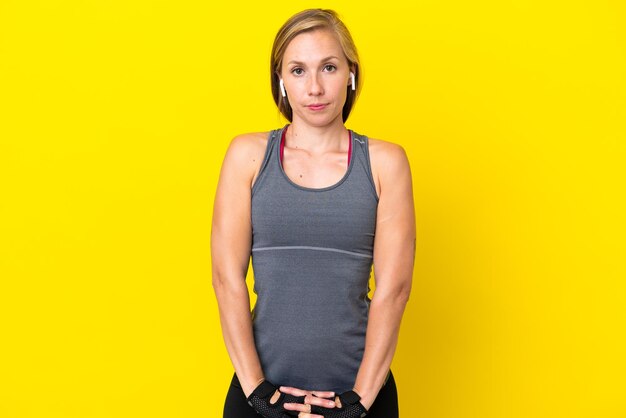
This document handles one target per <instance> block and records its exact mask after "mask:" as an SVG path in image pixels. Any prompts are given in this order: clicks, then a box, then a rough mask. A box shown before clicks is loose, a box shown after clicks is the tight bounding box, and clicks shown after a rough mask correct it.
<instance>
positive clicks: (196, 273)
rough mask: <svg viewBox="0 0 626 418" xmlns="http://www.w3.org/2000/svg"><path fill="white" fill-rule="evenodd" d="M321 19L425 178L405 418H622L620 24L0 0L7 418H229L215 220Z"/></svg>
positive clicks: (427, 5) (417, 177)
mask: <svg viewBox="0 0 626 418" xmlns="http://www.w3.org/2000/svg"><path fill="white" fill-rule="evenodd" d="M308 7H330V8H334V9H336V10H337V11H338V12H339V13H340V15H341V16H342V17H343V18H344V20H345V22H346V24H347V25H348V27H349V28H350V29H351V31H352V34H353V37H354V39H355V41H356V43H357V45H358V47H359V49H360V53H361V56H362V65H363V75H364V77H363V81H364V84H363V86H364V87H363V91H362V95H361V97H360V99H359V101H358V102H357V105H356V108H355V110H354V113H353V115H352V116H351V117H350V119H349V120H348V123H347V126H348V127H349V128H351V129H354V130H355V131H357V132H359V133H363V134H366V135H369V136H371V137H374V138H381V139H385V140H388V141H392V142H396V143H399V144H401V145H402V146H403V147H404V148H405V149H406V151H407V153H408V155H409V158H410V162H411V167H412V174H413V179H414V190H415V201H416V216H417V244H418V245H417V258H416V264H415V275H414V283H413V292H412V296H411V299H410V301H409V304H408V306H407V310H406V314H405V317H404V319H403V322H402V329H401V335H400V341H399V346H398V349H397V352H396V356H395V358H394V362H393V364H392V370H393V371H394V374H395V375H396V380H397V384H398V390H399V396H400V411H401V417H402V418H418V417H428V418H474V417H476V418H478V417H480V418H544V417H545V418H548V417H550V418H553V417H568V418H578V417H585V418H618V417H624V416H626V401H625V399H626V397H625V396H624V393H626V383H625V381H624V376H625V375H626V360H625V358H626V342H625V339H626V308H625V306H626V285H625V284H624V279H625V278H626V269H625V256H626V251H625V249H626V248H625V245H624V235H625V233H626V228H625V222H624V213H625V212H626V207H625V206H626V205H625V204H624V200H625V199H624V194H625V187H624V185H625V180H626V176H625V172H624V165H625V163H626V158H625V157H626V149H625V148H626V146H625V140H626V13H625V7H624V3H623V2H620V1H598V0H596V1H592V0H587V1H577V0H573V1H572V0H570V1H565V0H558V1H539V0H528V1H513V0H511V1H496V0H492V1H486V0H477V1H462V0H457V1H432V0H428V1H416V2H409V1H406V2H399V1H391V0H390V1H384V2H380V1H378V2H374V1H372V2H356V1H321V2H310V1H293V0H292V1H282V0H280V1H275V2H272V3H267V4H265V3H263V2H258V1H257V2H253V1H241V2H220V3H219V4H215V3H213V2H208V1H197V0H195V1H184V0H182V1H177V2H173V1H148V0H144V1H120V0H109V1H105V0H99V1H79V0H66V1H24V2H22V1H17V0H2V1H1V2H0V175H1V180H0V275H1V279H0V280H1V281H0V417H2V418H27V417H28V418H31V417H33V418H34V417H37V418H60V417H63V418H79V417H80V418H104V417H107V418H109V417H110V418H126V417H133V418H139V417H150V418H158V417H168V418H177V417H185V418H199V417H220V416H221V411H222V406H223V401H224V396H225V394H226V391H227V388H228V384H229V382H230V378H231V376H232V373H233V369H232V366H231V364H230V362H229V359H228V355H227V353H226V350H225V347H224V344H223V340H222V336H221V331H220V324H219V317H218V310H217V305H216V300H215V297H214V294H213V291H212V287H211V264H210V240H209V238H210V225H211V213H212V200H213V197H214V193H215V187H216V185H217V180H218V174H219V168H220V164H221V160H222V158H223V154H224V151H225V150H226V147H227V145H228V143H229V141H230V139H231V138H232V137H233V136H235V135H236V134H239V133H242V132H250V131H266V130H270V129H273V128H278V127H281V126H282V125H283V124H284V123H285V121H284V120H283V119H280V117H279V115H278V112H277V110H276V108H275V107H274V105H273V102H272V99H271V96H270V90H269V73H268V71H269V70H268V67H269V52H270V48H271V43H272V40H273V37H274V35H275V33H276V31H277V30H278V28H279V26H280V25H281V24H282V23H283V22H284V21H285V20H286V19H287V18H288V17H289V16H291V15H292V14H293V13H295V12H297V11H299V10H301V9H304V8H308ZM252 280H253V276H252V272H250V274H249V277H248V284H249V286H250V288H251V286H252ZM253 301H254V299H253Z"/></svg>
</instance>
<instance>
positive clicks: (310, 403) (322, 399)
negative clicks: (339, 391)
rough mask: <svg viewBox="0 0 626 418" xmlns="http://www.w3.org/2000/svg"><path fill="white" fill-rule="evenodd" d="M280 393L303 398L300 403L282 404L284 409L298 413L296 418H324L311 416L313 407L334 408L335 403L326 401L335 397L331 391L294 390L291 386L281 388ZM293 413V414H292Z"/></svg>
mask: <svg viewBox="0 0 626 418" xmlns="http://www.w3.org/2000/svg"><path fill="white" fill-rule="evenodd" d="M280 391H281V392H283V393H286V394H288V395H292V396H300V397H304V399H303V401H302V402H301V403H296V402H286V403H284V404H283V406H284V408H285V409H287V410H290V411H294V412H295V411H299V412H300V413H299V414H298V415H297V416H298V418H324V417H323V416H322V415H316V414H311V410H312V409H313V408H314V407H323V408H334V407H335V405H336V404H335V402H334V401H332V400H330V399H326V398H332V397H334V396H335V392H331V391H317V390H313V391H310V390H305V389H299V388H294V387H291V386H281V387H280ZM292 413H293V412H292Z"/></svg>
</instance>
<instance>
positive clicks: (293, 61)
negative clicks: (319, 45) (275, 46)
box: [287, 55, 339, 65]
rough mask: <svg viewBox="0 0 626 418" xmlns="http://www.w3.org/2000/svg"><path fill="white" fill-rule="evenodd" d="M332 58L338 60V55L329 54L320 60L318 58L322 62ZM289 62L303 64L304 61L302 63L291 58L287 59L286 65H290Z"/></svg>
mask: <svg viewBox="0 0 626 418" xmlns="http://www.w3.org/2000/svg"><path fill="white" fill-rule="evenodd" d="M333 58H334V59H336V60H338V59H339V58H338V57H336V56H334V55H331V56H329V57H326V58H324V59H322V60H320V61H322V62H324V61H330V60H331V59H333ZM290 64H298V65H304V63H303V62H302V61H296V60H291V61H289V62H288V63H287V65H290Z"/></svg>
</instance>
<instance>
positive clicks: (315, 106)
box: [307, 103, 327, 110]
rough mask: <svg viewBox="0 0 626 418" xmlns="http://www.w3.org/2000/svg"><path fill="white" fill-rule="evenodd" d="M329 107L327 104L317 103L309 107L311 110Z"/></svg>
mask: <svg viewBox="0 0 626 418" xmlns="http://www.w3.org/2000/svg"><path fill="white" fill-rule="evenodd" d="M326 106H327V104H325V103H315V104H310V105H308V106H307V107H308V108H309V109H311V110H322V109H324V108H325V107H326Z"/></svg>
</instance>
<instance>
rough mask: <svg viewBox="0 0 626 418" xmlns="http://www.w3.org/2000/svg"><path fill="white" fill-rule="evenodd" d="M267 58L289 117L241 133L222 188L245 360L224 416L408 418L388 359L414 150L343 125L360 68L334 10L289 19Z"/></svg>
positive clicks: (217, 253)
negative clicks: (250, 276)
mask: <svg viewBox="0 0 626 418" xmlns="http://www.w3.org/2000/svg"><path fill="white" fill-rule="evenodd" d="M270 66H271V87H272V94H273V97H274V101H275V102H276V104H277V106H278V109H279V110H280V112H281V113H282V114H283V115H284V116H285V118H286V119H287V120H288V121H289V122H290V123H288V124H286V125H285V126H284V127H282V128H280V129H275V130H272V131H270V132H261V133H250V134H243V135H239V136H237V137H235V138H234V139H233V140H232V141H231V143H230V145H229V148H228V150H227V152H226V155H225V157H224V161H223V164H222V168H221V172H220V179H219V183H218V188H217V192H216V196H215V205H214V213H213V226H212V232H211V257H212V265H213V287H214V289H215V293H216V297H217V301H218V305H219V313H220V321H221V325H222V333H223V337H224V342H225V344H226V348H227V351H228V354H229V356H230V359H231V361H232V364H233V367H234V369H235V373H234V375H233V378H232V381H231V384H230V387H229V390H228V393H227V395H226V400H225V404H224V417H225V418H235V417H236V418H248V417H250V418H256V417H258V416H259V415H261V416H263V417H266V418H286V417H290V416H293V417H299V418H322V417H333V418H338V417H341V418H353V417H363V416H366V415H367V416H368V417H370V418H380V417H384V418H394V417H398V397H397V390H396V386H395V381H394V378H393V374H392V373H391V370H390V365H391V361H392V359H393V355H394V352H395V349H396V344H397V340H398V332H399V328H400V322H401V318H402V315H403V313H404V309H405V305H406V303H407V301H408V298H409V293H410V290H411V278H412V271H413V261H414V254H415V219H414V207H413V194H412V185H411V173H410V167H409V163H408V159H407V156H406V154H405V152H404V149H403V148H402V147H401V146H399V145H396V144H393V143H391V142H387V141H383V140H379V139H372V138H368V137H367V136H365V135H361V134H358V133H357V132H354V131H352V130H350V129H347V128H346V127H345V125H344V124H345V121H346V120H347V118H348V116H349V115H350V112H351V110H352V107H353V105H354V103H355V100H356V98H357V96H358V93H359V91H360V87H361V85H360V81H361V80H360V75H361V72H360V64H359V58H358V54H357V50H356V47H355V45H354V42H353V40H352V37H351V36H350V33H349V32H348V30H347V28H346V27H345V25H344V24H343V22H342V21H341V20H340V19H339V18H338V16H337V14H336V13H335V12H334V11H332V10H323V9H310V10H304V11H302V12H300V13H298V14H296V15H294V16H292V17H291V18H290V19H289V20H288V21H287V22H285V24H284V25H283V26H282V27H281V28H280V30H279V31H278V34H277V35H276V38H275V40H274V46H273V49H272V56H271V65H270ZM390 82H391V81H390ZM390 85H392V84H390ZM395 85H396V86H398V88H400V87H401V85H402V84H401V83H397V84H395ZM250 257H252V267H253V272H254V283H255V284H254V291H255V293H256V294H257V301H256V304H255V306H254V308H253V310H252V312H250V305H249V303H250V299H249V294H248V289H247V286H246V284H245V277H246V274H247V270H248V263H249V261H250ZM372 265H373V269H374V275H375V280H376V289H375V292H374V294H373V297H372V298H371V299H370V298H369V296H368V293H369V291H370V289H369V278H370V274H371V271H372Z"/></svg>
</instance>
